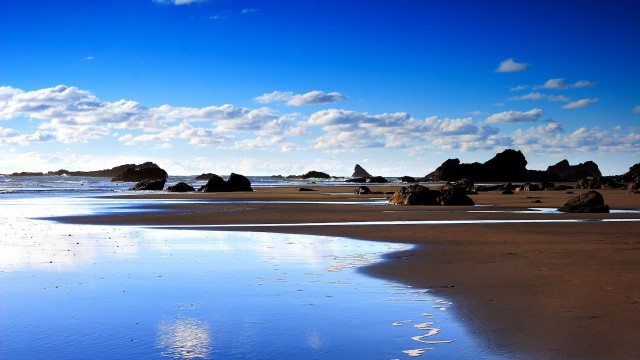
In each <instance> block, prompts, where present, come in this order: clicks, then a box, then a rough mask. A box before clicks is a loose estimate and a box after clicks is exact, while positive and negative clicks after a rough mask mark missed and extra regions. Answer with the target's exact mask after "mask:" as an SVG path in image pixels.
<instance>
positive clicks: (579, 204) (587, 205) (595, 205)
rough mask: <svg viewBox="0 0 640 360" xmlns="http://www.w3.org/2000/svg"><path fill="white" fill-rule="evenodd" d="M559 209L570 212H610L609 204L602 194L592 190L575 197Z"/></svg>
mask: <svg viewBox="0 0 640 360" xmlns="http://www.w3.org/2000/svg"><path fill="white" fill-rule="evenodd" d="M558 211H562V212H570V213H608V212H609V206H608V205H606V204H605V203H604V198H603V197H602V195H601V194H600V193H599V192H597V191H595V190H591V191H589V192H586V193H584V194H582V195H580V196H577V197H574V198H572V199H570V200H569V201H567V202H566V203H565V204H564V205H562V206H561V207H560V208H559V209H558Z"/></svg>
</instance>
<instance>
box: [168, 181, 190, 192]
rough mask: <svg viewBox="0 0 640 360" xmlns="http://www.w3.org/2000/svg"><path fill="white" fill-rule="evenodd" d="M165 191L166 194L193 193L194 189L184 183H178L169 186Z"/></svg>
mask: <svg viewBox="0 0 640 360" xmlns="http://www.w3.org/2000/svg"><path fill="white" fill-rule="evenodd" d="M167 191H168V192H193V191H196V189H195V188H194V187H193V186H191V185H189V184H187V183H185V182H179V183H177V184H175V185H172V186H169V187H168V188H167Z"/></svg>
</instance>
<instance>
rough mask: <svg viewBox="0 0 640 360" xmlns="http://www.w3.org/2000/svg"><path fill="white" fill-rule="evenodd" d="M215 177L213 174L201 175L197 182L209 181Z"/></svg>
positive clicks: (197, 177)
mask: <svg viewBox="0 0 640 360" xmlns="http://www.w3.org/2000/svg"><path fill="white" fill-rule="evenodd" d="M214 176H216V174H212V173H206V174H200V175H198V176H196V180H209V179H211V178H212V177H214Z"/></svg>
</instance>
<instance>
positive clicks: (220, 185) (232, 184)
mask: <svg viewBox="0 0 640 360" xmlns="http://www.w3.org/2000/svg"><path fill="white" fill-rule="evenodd" d="M200 191H201V192H231V191H253V189H252V188H251V181H249V179H247V178H246V177H245V176H243V175H239V174H235V173H231V175H229V179H228V180H227V181H225V180H224V179H223V178H222V177H221V176H219V175H214V176H213V177H212V178H211V179H209V181H207V183H206V184H205V185H203V186H202V187H201V188H200Z"/></svg>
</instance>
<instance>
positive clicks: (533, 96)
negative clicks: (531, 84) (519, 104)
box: [509, 92, 546, 101]
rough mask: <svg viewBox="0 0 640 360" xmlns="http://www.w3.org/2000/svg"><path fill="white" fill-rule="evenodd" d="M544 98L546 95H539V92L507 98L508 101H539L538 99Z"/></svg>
mask: <svg viewBox="0 0 640 360" xmlns="http://www.w3.org/2000/svg"><path fill="white" fill-rule="evenodd" d="M545 97H546V95H544V94H542V93H539V92H532V93H528V94H526V95H521V96H514V97H511V98H509V100H512V101H519V100H540V99H544V98H545Z"/></svg>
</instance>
